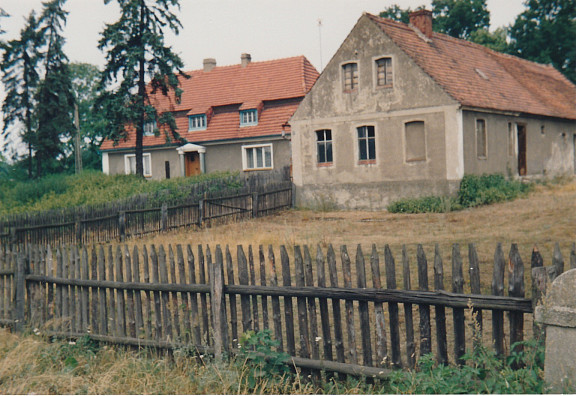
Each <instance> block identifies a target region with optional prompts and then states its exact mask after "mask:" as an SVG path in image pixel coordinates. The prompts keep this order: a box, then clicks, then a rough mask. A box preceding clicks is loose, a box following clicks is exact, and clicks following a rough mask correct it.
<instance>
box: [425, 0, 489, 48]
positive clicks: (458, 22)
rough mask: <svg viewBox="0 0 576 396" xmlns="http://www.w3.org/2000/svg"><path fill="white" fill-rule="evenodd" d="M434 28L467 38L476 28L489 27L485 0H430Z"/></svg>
mask: <svg viewBox="0 0 576 396" xmlns="http://www.w3.org/2000/svg"><path fill="white" fill-rule="evenodd" d="M432 15H433V16H434V30H436V31H438V32H441V33H446V34H448V35H450V36H452V37H457V38H462V39H468V38H469V37H470V35H471V34H472V33H473V32H474V31H476V30H478V29H488V28H489V27H490V11H488V8H487V7H486V0H432Z"/></svg>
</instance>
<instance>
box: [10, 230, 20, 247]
mask: <svg viewBox="0 0 576 396" xmlns="http://www.w3.org/2000/svg"><path fill="white" fill-rule="evenodd" d="M10 244H12V245H17V244H18V233H17V232H16V227H12V228H10Z"/></svg>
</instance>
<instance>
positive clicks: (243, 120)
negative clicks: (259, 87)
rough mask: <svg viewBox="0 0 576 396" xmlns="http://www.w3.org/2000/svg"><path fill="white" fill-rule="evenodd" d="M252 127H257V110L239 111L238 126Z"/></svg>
mask: <svg viewBox="0 0 576 396" xmlns="http://www.w3.org/2000/svg"><path fill="white" fill-rule="evenodd" d="M254 125H258V110H257V109H247V110H240V126H241V127H245V126H254Z"/></svg>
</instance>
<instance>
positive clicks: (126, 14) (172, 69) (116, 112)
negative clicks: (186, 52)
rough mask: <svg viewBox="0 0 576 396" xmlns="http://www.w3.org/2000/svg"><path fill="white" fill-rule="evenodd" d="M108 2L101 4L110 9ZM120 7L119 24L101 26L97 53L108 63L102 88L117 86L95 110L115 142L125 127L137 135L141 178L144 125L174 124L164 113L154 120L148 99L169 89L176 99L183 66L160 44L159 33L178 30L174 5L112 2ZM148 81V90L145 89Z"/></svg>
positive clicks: (154, 0)
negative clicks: (97, 110)
mask: <svg viewBox="0 0 576 396" xmlns="http://www.w3.org/2000/svg"><path fill="white" fill-rule="evenodd" d="M111 1H112V0H104V2H105V3H106V4H109V3H110V2H111ZM116 1H117V2H118V5H119V6H120V13H121V16H120V19H119V20H118V21H117V22H116V23H113V24H109V25H106V28H105V29H104V31H103V32H102V38H101V39H100V42H99V48H100V49H101V50H103V51H106V59H107V64H106V68H105V69H104V72H103V78H102V87H106V86H108V85H110V84H111V83H114V82H117V81H119V82H120V85H119V86H118V87H117V88H115V89H114V90H112V91H108V92H105V93H103V94H102V96H101V97H100V99H99V101H98V102H99V111H104V112H105V114H106V116H107V119H108V120H109V123H110V126H109V129H108V130H109V136H108V137H110V138H112V139H114V140H119V139H121V138H123V137H125V136H126V134H127V130H128V128H133V129H134V130H135V131H136V148H135V154H136V174H138V175H141V176H143V175H144V166H143V155H142V154H143V136H144V123H145V122H146V121H156V122H158V123H160V124H166V125H168V126H169V127H170V129H171V130H174V129H175V125H174V122H173V121H174V120H173V119H172V118H170V115H168V114H165V115H164V117H163V118H160V117H158V114H157V113H156V110H155V109H154V107H153V106H152V105H151V104H150V100H149V94H150V93H151V92H152V93H153V92H155V91H157V90H160V92H161V93H162V94H164V95H167V94H168V92H169V90H170V89H173V90H174V91H175V93H176V95H177V97H179V96H180V93H181V91H180V89H179V88H178V86H179V81H178V78H177V73H180V74H183V73H182V70H181V69H182V67H183V63H182V60H181V59H180V57H179V56H178V55H177V54H175V53H174V52H173V51H172V49H171V48H170V47H167V46H166V45H165V44H164V30H165V29H166V28H168V29H169V30H171V31H172V32H174V33H175V34H178V33H179V31H180V28H181V27H182V25H181V24H180V21H179V20H178V18H177V17H176V15H175V14H174V13H173V12H172V9H173V8H177V9H179V1H178V0H116ZM147 79H149V81H150V85H151V88H152V89H151V91H148V90H147V89H146V84H147Z"/></svg>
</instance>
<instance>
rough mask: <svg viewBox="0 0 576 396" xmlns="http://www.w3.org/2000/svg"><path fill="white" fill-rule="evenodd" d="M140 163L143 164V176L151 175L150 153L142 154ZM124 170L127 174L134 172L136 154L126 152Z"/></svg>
mask: <svg viewBox="0 0 576 396" xmlns="http://www.w3.org/2000/svg"><path fill="white" fill-rule="evenodd" d="M142 165H143V166H144V176H145V177H151V176H152V167H151V155H150V153H144V154H142ZM124 171H125V173H126V174H127V175H129V174H131V173H136V155H135V154H127V155H125V156H124Z"/></svg>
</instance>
